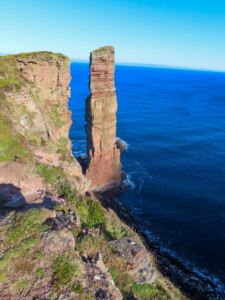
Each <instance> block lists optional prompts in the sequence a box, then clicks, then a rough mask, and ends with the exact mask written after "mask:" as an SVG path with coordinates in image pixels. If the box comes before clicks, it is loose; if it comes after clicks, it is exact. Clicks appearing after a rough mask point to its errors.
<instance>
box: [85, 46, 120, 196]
mask: <svg viewBox="0 0 225 300" xmlns="http://www.w3.org/2000/svg"><path fill="white" fill-rule="evenodd" d="M114 70H115V63H114V48H113V47H110V46H107V47H102V48H99V49H97V50H95V51H93V52H91V55H90V82H89V88H90V92H91V95H90V96H89V97H88V98H87V99H86V122H87V125H86V134H87V158H88V162H89V165H88V168H87V170H86V176H87V178H88V179H90V180H91V189H92V190H93V191H107V190H117V189H119V186H120V178H121V163H120V150H119V149H117V147H116V144H115V139H116V121H117V120H116V111H117V99H116V93H115V84H114Z"/></svg>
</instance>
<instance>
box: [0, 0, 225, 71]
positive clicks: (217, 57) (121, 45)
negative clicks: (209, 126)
mask: <svg viewBox="0 0 225 300" xmlns="http://www.w3.org/2000/svg"><path fill="white" fill-rule="evenodd" d="M0 10H1V18H0V28H1V29H0V53H18V52H30V51H39V50H49V51H54V52H62V53H64V54H67V55H68V56H69V57H70V58H73V59H84V60H88V58H89V53H90V51H92V50H94V49H96V48H98V47H100V46H104V45H112V46H114V47H115V48H116V61H117V62H133V63H148V64H162V65H170V66H180V67H188V68H198V69H214V70H223V71H225V0H223V1H222V0H210V1H209V0H204V1H202V0H188V1H186V0H139V1H138V0H135V1H134V0H120V1H119V0H81V1H78V0H60V1H58V0H54V1H53V0H45V1H43V0H39V1H34V0H29V1H28V0H20V1H19V0H7V1H6V0H4V1H3V0H0Z"/></svg>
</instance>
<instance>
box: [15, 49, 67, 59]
mask: <svg viewBox="0 0 225 300" xmlns="http://www.w3.org/2000/svg"><path fill="white" fill-rule="evenodd" d="M15 57H19V58H23V59H37V58H40V59H43V60H58V59H68V57H67V56H66V55H63V54H61V53H53V52H49V51H40V52H29V53H19V54H17V55H15Z"/></svg>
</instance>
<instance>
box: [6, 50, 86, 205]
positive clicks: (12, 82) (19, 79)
mask: <svg viewBox="0 0 225 300" xmlns="http://www.w3.org/2000/svg"><path fill="white" fill-rule="evenodd" d="M0 73H1V78H0V81H1V82H0V87H1V88H0V118H1V119H3V117H2V116H4V119H3V122H2V123H3V125H2V124H0V125H1V126H0V136H4V140H3V139H2V142H1V140H0V148H1V149H3V150H5V151H1V153H0V162H1V161H14V160H15V159H18V160H20V161H28V160H29V161H30V160H35V161H38V162H40V163H42V164H49V165H52V166H56V167H60V168H62V170H63V171H64V172H65V173H67V174H68V175H69V176H70V177H72V178H73V181H74V183H75V185H76V187H77V190H78V191H80V192H81V193H84V192H86V191H87V190H88V188H89V185H90V183H89V181H88V180H87V179H86V178H85V176H84V175H83V173H82V168H81V166H80V164H79V163H78V161H77V160H76V159H75V158H74V157H73V155H72V151H71V141H70V139H69V130H70V126H71V123H72V121H71V111H70V110H69V109H68V100H69V97H70V87H69V83H70V80H71V76H70V59H69V58H68V57H67V56H65V55H62V54H57V53H52V52H46V51H44V52H34V53H22V54H18V55H12V56H3V57H0ZM1 119H0V121H1ZM11 144H14V145H16V147H14V148H13V147H10V146H8V147H9V151H7V145H11ZM0 183H1V181H0ZM2 183H3V181H2ZM21 184H22V185H23V179H20V185H21ZM34 192H35V191H32V193H34ZM35 193H36V192H35ZM25 200H26V201H27V197H25ZM20 202H21V201H20ZM19 205H20V204H19Z"/></svg>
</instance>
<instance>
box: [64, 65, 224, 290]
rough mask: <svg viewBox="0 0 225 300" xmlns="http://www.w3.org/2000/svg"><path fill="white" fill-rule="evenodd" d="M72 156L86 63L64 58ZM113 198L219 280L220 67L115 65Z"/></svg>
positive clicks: (82, 142) (165, 245) (80, 141)
mask: <svg viewBox="0 0 225 300" xmlns="http://www.w3.org/2000/svg"><path fill="white" fill-rule="evenodd" d="M71 75H72V81H71V85H70V86H71V98H70V101H69V107H70V109H71V110H72V120H73V124H72V127H71V130H70V138H71V140H72V145H73V153H74V155H75V156H79V155H80V154H85V147H86V136H85V129H84V126H85V98H86V97H87V96H88V95H89V90H88V80H89V65H88V64H86V63H72V65H71ZM115 84H116V90H117V100H118V112H117V136H118V137H120V138H121V139H122V140H124V141H126V143H127V144H128V149H127V151H126V152H124V153H123V155H122V157H121V160H122V165H123V171H124V172H126V173H127V175H128V178H129V180H130V182H131V183H132V189H130V190H127V191H124V192H122V193H121V194H120V196H119V197H118V199H117V200H118V201H119V203H120V204H122V205H125V206H127V207H129V208H130V209H131V212H132V214H133V215H134V216H135V218H136V219H137V220H139V221H140V223H141V227H142V229H143V230H144V231H145V232H146V233H147V234H148V236H149V238H150V239H151V240H156V241H158V242H159V243H160V245H161V247H162V249H164V250H165V251H167V252H169V253H170V254H171V255H173V256H175V257H177V258H179V259H180V260H181V261H183V262H184V263H185V264H186V265H187V266H188V267H189V268H190V269H192V270H195V271H197V272H199V273H201V274H204V275H205V276H208V277H209V278H211V279H212V280H214V281H215V282H216V283H217V284H218V285H225V73H219V72H218V73H217V72H206V71H192V70H178V69H160V68H147V67H134V66H119V65H118V66H116V71H115Z"/></svg>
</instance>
